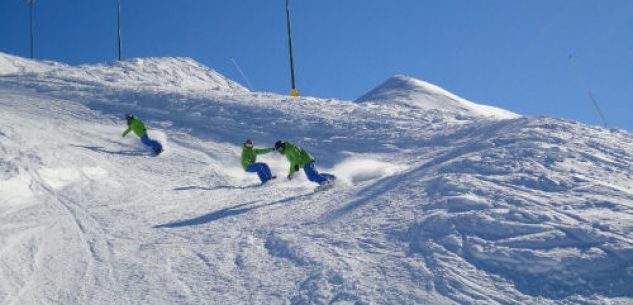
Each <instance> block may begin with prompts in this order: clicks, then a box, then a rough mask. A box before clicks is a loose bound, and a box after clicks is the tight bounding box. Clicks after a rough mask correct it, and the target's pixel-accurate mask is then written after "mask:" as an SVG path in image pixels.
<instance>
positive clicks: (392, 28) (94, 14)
mask: <svg viewBox="0 0 633 305" xmlns="http://www.w3.org/2000/svg"><path fill="white" fill-rule="evenodd" d="M121 2H122V16H123V20H122V26H123V56H124V57H125V58H130V57H146V56H187V57H192V58H194V59H196V60H198V61H200V62H202V63H204V64H206V65H208V66H210V67H212V68H213V69H215V70H217V71H219V72H220V73H222V74H224V75H226V76H228V77H230V78H232V79H234V80H236V81H239V82H241V83H244V81H243V80H242V78H241V76H240V74H239V73H238V71H237V70H236V68H235V67H234V65H233V63H232V61H231V59H232V58H234V59H235V60H236V61H237V62H238V63H239V65H240V66H241V68H242V69H243V70H244V72H245V74H246V75H247V76H248V78H249V79H250V81H251V83H252V85H253V86H254V88H255V89H256V90H258V91H269V92H277V93H287V92H288V91H289V87H290V84H289V83H290V80H289V72H288V71H289V64H288V59H287V54H288V50H287V41H286V36H285V35H286V25H285V10H284V0H267V1H262V0H230V1H229V0H225V1H208V0H181V1H173V0H153V1H146V0H134V1H132V0H121ZM115 9H116V1H115V0H99V1H97V0H93V1H85V0H83V1H82V0H64V1H52V0H38V1H37V3H36V7H35V29H36V37H35V56H36V58H40V59H48V60H55V61H61V62H65V63H69V64H83V63H97V62H105V61H110V60H114V59H116V54H117V53H116V50H117V49H116V28H115V25H116V23H115V21H116V19H115V12H116V11H115ZM291 9H292V14H293V16H292V17H293V19H292V22H293V32H294V33H293V34H294V35H293V36H294V45H295V65H296V71H297V87H298V89H299V91H300V92H301V94H302V95H310V96H318V97H334V98H342V99H355V98H357V97H359V96H361V95H362V94H364V93H366V92H367V91H369V90H370V89H372V88H374V87H376V86H377V85H379V84H380V83H381V82H383V81H384V80H386V79H387V78H389V77H390V76H392V75H395V74H405V75H410V76H413V77H416V78H418V79H422V80H425V81H428V82H431V83H435V84H437V85H440V86H441V87H444V88H445V89H447V90H449V91H451V92H454V93H456V94H458V95H460V96H462V97H464V98H467V99H469V100H472V101H474V102H478V103H483V104H489V105H495V106H499V107H502V108H505V109H509V110H511V111H514V112H517V113H520V114H527V115H548V116H555V117H561V118H567V119H573V120H578V121H581V122H584V123H589V124H596V125H597V124H600V120H599V118H598V116H597V114H596V112H595V111H594V108H593V106H592V103H591V100H590V99H589V97H588V96H587V87H586V86H584V85H583V84H582V82H581V81H580V80H579V77H581V78H584V79H586V83H587V84H588V86H589V88H590V89H591V90H592V92H593V94H594V96H595V97H596V98H597V99H598V101H599V102H600V105H601V107H602V109H603V112H604V113H605V115H606V118H607V120H608V122H609V125H610V126H611V127H615V128H623V129H627V130H633V34H632V33H633V30H632V29H633V1H630V0H591V1H589V0H573V1H572V0H569V1H564V0H560V1H551V0H517V1H507V0H485V1H483V0H481V1H474V0H473V1H465V0H462V1H458V0H446V1H426V0H397V1H396V0H392V1H388V0H344V1H343V0H320V1H308V0H291ZM0 38H1V39H0V51H2V52H6V53H10V54H14V55H21V56H25V57H27V56H28V52H29V46H28V7H27V5H26V1H20V0H2V1H0ZM571 54H573V55H574V57H575V59H576V62H577V63H578V70H574V68H572V66H571V65H570V62H569V60H568V57H569V55H571ZM575 71H578V72H575Z"/></svg>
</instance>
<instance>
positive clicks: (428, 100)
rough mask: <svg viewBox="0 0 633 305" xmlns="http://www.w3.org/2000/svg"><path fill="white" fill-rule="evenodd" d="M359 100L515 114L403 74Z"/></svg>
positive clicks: (450, 110)
mask: <svg viewBox="0 0 633 305" xmlns="http://www.w3.org/2000/svg"><path fill="white" fill-rule="evenodd" d="M356 102H359V103H376V104H387V103H389V104H399V105H404V106H408V107H413V108H418V109H422V110H424V111H439V112H443V113H448V114H452V115H458V116H466V117H469V116H473V117H488V118H497V119H511V118H516V117H518V115H517V114H514V113H512V112H510V111H507V110H503V109H500V108H496V107H492V106H486V105H479V104H475V103H473V102H470V101H467V100H465V99H463V98H461V97H459V96H457V95H455V94H452V93H450V92H448V91H446V90H444V89H442V88H440V87H438V86H436V85H433V84H430V83H427V82H424V81H421V80H418V79H415V78H412V77H407V76H403V75H397V76H394V77H392V78H390V79H388V80H387V81H386V82H384V83H383V84H382V85H380V86H378V87H377V88H375V89H374V90H372V91H370V92H369V93H367V94H365V95H364V96H362V97H360V98H359V99H357V100H356Z"/></svg>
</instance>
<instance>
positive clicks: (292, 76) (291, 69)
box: [286, 0, 299, 96]
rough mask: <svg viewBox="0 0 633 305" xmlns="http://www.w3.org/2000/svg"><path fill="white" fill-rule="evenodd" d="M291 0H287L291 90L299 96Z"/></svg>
mask: <svg viewBox="0 0 633 305" xmlns="http://www.w3.org/2000/svg"><path fill="white" fill-rule="evenodd" d="M288 2H289V0H286V23H287V25H288V50H289V52H290V81H291V86H292V89H291V90H290V95H291V96H299V91H297V87H296V83H295V64H294V56H293V52H292V30H291V26H290V5H289V4H288Z"/></svg>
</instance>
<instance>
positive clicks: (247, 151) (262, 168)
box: [242, 139, 277, 184]
mask: <svg viewBox="0 0 633 305" xmlns="http://www.w3.org/2000/svg"><path fill="white" fill-rule="evenodd" d="M273 150H274V149H273V148H253V141H252V140H250V139H249V140H246V141H244V144H242V167H243V168H244V170H245V171H247V172H250V173H257V176H259V180H261V182H262V184H265V183H266V182H268V181H269V180H272V179H275V178H277V176H273V175H272V173H271V172H270V167H268V164H266V163H263V162H257V155H262V154H267V153H269V152H271V151H273Z"/></svg>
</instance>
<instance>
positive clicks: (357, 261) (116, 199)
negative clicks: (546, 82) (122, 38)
mask: <svg viewBox="0 0 633 305" xmlns="http://www.w3.org/2000/svg"><path fill="white" fill-rule="evenodd" d="M3 58H8V59H9V60H10V61H12V62H18V61H22V59H19V58H15V57H12V56H10V55H3ZM24 62H26V63H27V64H26V65H25V66H24V69H25V71H27V70H30V73H15V71H14V72H11V73H6V72H2V71H0V75H3V76H0V258H1V259H0V304H633V233H632V232H633V225H632V224H633V183H632V182H631V181H632V180H631V174H632V172H631V169H630V164H631V162H632V161H633V135H632V134H630V133H628V132H625V131H620V130H609V129H603V128H598V127H592V126H586V125H582V124H578V123H575V122H569V121H564V120H558V119H553V118H544V117H518V116H516V115H513V114H510V113H509V112H508V113H506V114H505V115H501V116H499V114H500V113H504V111H501V110H494V109H493V110H491V111H490V113H491V114H492V115H477V111H483V110H482V109H488V108H486V107H479V105H475V104H472V105H474V106H473V107H474V108H469V109H465V108H464V109H462V110H459V109H461V108H455V109H451V110H450V111H449V112H446V111H445V110H447V109H448V108H447V107H445V106H442V107H438V109H435V108H432V107H431V106H430V105H433V103H434V102H436V101H440V100H443V101H447V100H455V98H454V97H453V96H452V95H450V94H446V95H444V96H442V93H441V92H440V91H435V95H432V96H429V97H428V98H426V97H425V96H424V95H420V96H418V97H416V101H417V102H419V103H422V104H424V105H425V106H424V107H426V108H424V109H417V110H416V109H415V108H412V107H411V106H410V105H402V104H399V103H398V100H399V96H413V95H415V94H417V93H416V92H419V91H417V89H416V90H413V91H415V92H411V91H412V90H411V88H409V87H406V86H403V87H401V88H399V89H398V88H392V91H391V92H392V94H393V97H392V101H393V104H389V103H388V101H389V96H388V95H383V96H382V98H381V100H382V102H361V103H358V102H350V101H337V100H323V99H317V98H298V99H295V98H289V97H285V96H277V95H273V94H267V93H257V92H248V91H246V90H244V89H243V88H241V87H239V86H238V85H226V84H232V83H231V82H230V81H228V80H226V82H225V83H224V82H222V81H218V80H222V79H224V78H223V77H221V76H219V78H216V77H209V78H208V79H204V77H202V78H201V77H200V75H201V74H200V73H199V71H210V70H207V69H208V68H204V67H202V68H200V69H198V68H196V69H191V67H200V64H198V63H195V62H193V61H191V60H187V59H176V60H175V59H171V58H165V59H160V58H154V59H138V60H131V61H125V62H122V63H110V64H104V65H95V66H80V67H63V66H61V67H60V69H59V70H57V71H55V72H52V70H49V71H43V72H40V73H34V72H33V69H34V68H32V67H30V64H33V65H40V64H41V63H39V62H29V61H24ZM147 62H151V68H149V67H146V68H140V66H145V64H144V63H147ZM140 63H143V64H140ZM55 65H59V64H55ZM141 70H142V72H139V71H141ZM174 71H178V73H176V74H177V75H178V76H177V77H174V75H176V74H174ZM187 73H192V75H191V76H190V77H188V76H187ZM202 73H203V74H204V72H202ZM134 74H135V75H137V76H138V77H137V76H134V77H133V78H130V79H128V78H126V77H128V75H134ZM162 78H164V82H165V85H164V86H161V79H162ZM134 79H136V80H134ZM178 79H180V81H179V82H180V83H181V84H186V83H189V84H194V85H191V88H196V89H192V90H184V89H179V88H178V86H177V85H175V82H174V80H178ZM86 80H89V81H86ZM130 81H132V82H136V84H138V85H132V84H131V83H130ZM207 82H208V87H206V86H205V83H207ZM148 83H151V84H152V85H148V86H146V85H141V84H148ZM222 84H224V85H222ZM218 88H221V89H218ZM427 90H428V86H427ZM370 95H373V94H370ZM373 100H374V101H376V99H373ZM469 103H470V102H469ZM468 105H470V104H468ZM472 105H471V106H472ZM429 107H431V108H429ZM473 109H475V110H477V109H479V110H477V111H475V110H473ZM460 111H461V112H460ZM125 112H133V113H135V114H137V115H138V116H139V117H141V118H142V119H144V120H145V121H146V123H147V124H148V126H149V128H150V136H152V137H155V138H157V139H159V140H160V141H161V142H163V143H164V144H165V146H166V152H165V153H164V154H163V155H161V156H160V157H151V156H150V155H148V153H147V150H146V149H145V148H144V147H143V146H142V145H141V144H140V143H138V140H137V139H135V138H133V137H132V136H128V137H127V138H121V137H120V134H121V132H122V131H123V129H124V128H125V127H124V122H122V119H121V115H122V114H123V113H125ZM245 138H252V139H253V140H255V143H256V146H263V147H267V146H271V145H272V143H274V141H275V140H277V139H287V140H290V141H292V142H295V143H297V144H300V145H301V146H303V147H305V148H307V149H308V150H309V151H310V152H311V153H312V154H313V155H314V156H315V157H316V159H317V166H318V167H319V169H321V170H323V171H327V172H332V173H334V174H336V175H337V176H339V178H340V179H341V183H340V184H339V186H337V188H336V189H334V190H332V191H330V192H321V193H314V192H313V189H314V185H312V184H311V183H310V182H308V181H307V180H306V179H305V177H303V175H300V176H299V177H298V178H297V179H295V180H293V181H285V180H284V179H278V181H274V182H273V183H271V184H269V185H267V186H265V187H259V186H257V184H258V183H257V178H256V177H255V176H254V175H252V174H246V173H244V172H243V171H242V169H241V167H240V165H239V153H240V149H239V144H240V143H241V142H242V141H243V140H244V139H245ZM260 158H261V160H262V161H265V162H267V163H269V164H270V165H271V167H272V169H273V171H274V172H275V173H276V174H277V175H278V176H280V177H284V176H285V174H286V171H287V166H288V165H287V162H286V161H285V159H284V158H282V157H281V156H280V155H278V154H274V153H273V154H267V155H263V156H261V157H260Z"/></svg>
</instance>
